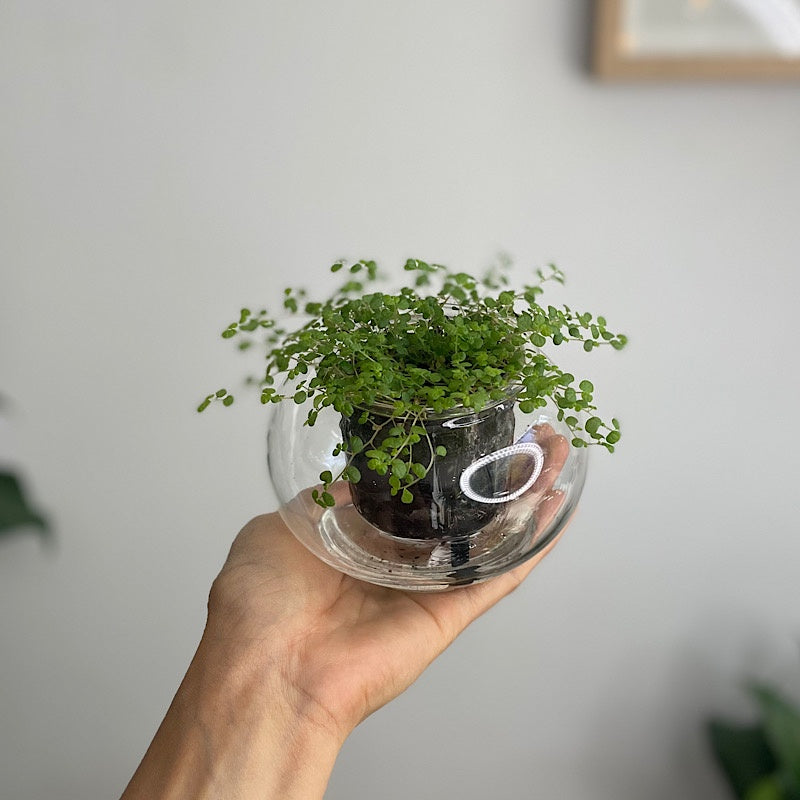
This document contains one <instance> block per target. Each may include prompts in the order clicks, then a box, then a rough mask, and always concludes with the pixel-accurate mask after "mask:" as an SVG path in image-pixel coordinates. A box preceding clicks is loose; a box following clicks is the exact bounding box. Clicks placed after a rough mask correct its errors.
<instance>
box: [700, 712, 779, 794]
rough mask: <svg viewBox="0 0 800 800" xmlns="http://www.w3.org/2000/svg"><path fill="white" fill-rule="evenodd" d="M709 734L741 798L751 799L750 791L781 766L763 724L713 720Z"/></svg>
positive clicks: (730, 781) (715, 750)
mask: <svg viewBox="0 0 800 800" xmlns="http://www.w3.org/2000/svg"><path fill="white" fill-rule="evenodd" d="M708 735H709V739H710V741H711V748H712V750H713V752H714V755H715V756H716V758H717V761H718V762H719V764H720V766H721V767H722V769H723V771H724V772H725V774H726V776H727V778H728V781H729V783H730V785H731V788H732V789H733V791H734V794H735V795H736V797H738V798H740V799H741V800H745V798H748V800H751V799H750V795H749V794H748V792H749V791H750V790H751V789H752V787H753V786H755V784H757V783H758V782H759V781H761V780H762V779H763V778H765V777H766V776H769V775H771V774H772V773H773V772H774V771H775V769H776V768H777V766H778V762H777V761H776V759H775V756H774V755H773V753H772V750H771V749H770V746H769V743H768V741H767V737H766V735H765V734H764V730H763V728H762V727H761V726H760V725H756V726H738V725H730V724H728V723H727V722H723V721H721V720H712V721H711V722H710V723H709V725H708Z"/></svg>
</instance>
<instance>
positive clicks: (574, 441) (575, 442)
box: [572, 436, 586, 447]
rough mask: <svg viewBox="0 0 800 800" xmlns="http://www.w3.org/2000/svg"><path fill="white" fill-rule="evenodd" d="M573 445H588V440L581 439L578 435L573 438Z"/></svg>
mask: <svg viewBox="0 0 800 800" xmlns="http://www.w3.org/2000/svg"><path fill="white" fill-rule="evenodd" d="M572 446H573V447H586V442H584V441H583V439H579V438H578V437H577V436H576V437H575V438H574V439H573V440H572Z"/></svg>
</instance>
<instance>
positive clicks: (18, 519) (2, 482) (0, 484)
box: [0, 395, 48, 536]
mask: <svg viewBox="0 0 800 800" xmlns="http://www.w3.org/2000/svg"><path fill="white" fill-rule="evenodd" d="M4 405H5V400H4V398H3V397H2V395H0V410H1V409H2V408H3V406H4ZM28 526H33V527H36V528H38V529H39V530H40V531H41V532H42V533H43V534H44V533H47V532H48V525H47V520H46V519H45V518H44V517H43V516H42V515H41V514H40V513H39V512H38V511H36V510H35V509H34V508H33V507H32V506H31V505H30V503H29V502H28V500H27V498H26V496H25V492H24V491H23V488H22V484H21V483H20V480H19V478H18V477H17V476H16V475H15V474H14V473H13V472H11V471H9V470H5V469H0V536H2V535H4V534H9V533H11V532H13V531H15V530H17V529H19V528H24V527H28Z"/></svg>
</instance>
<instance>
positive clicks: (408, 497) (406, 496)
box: [400, 489, 414, 505]
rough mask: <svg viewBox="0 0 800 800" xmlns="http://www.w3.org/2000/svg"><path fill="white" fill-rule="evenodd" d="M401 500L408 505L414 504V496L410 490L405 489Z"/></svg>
mask: <svg viewBox="0 0 800 800" xmlns="http://www.w3.org/2000/svg"><path fill="white" fill-rule="evenodd" d="M400 500H401V501H402V502H403V503H405V504H406V505H408V504H409V503H413V502H414V495H413V494H411V492H410V491H409V490H408V489H403V494H402V495H400Z"/></svg>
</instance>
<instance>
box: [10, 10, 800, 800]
mask: <svg viewBox="0 0 800 800" xmlns="http://www.w3.org/2000/svg"><path fill="white" fill-rule="evenodd" d="M588 24H589V20H588V7H587V4H586V3H584V2H546V1H545V0H483V1H482V2H478V1H477V0H440V2H434V3H431V2H421V1H418V0H412V1H411V2H406V3H402V4H397V3H376V2H369V0H343V2H337V3H324V2H320V1H318V0H315V1H314V2H295V3H288V2H257V1H256V0H243V1H242V2H238V3H228V4H220V3H212V2H208V0H195V1H194V2H191V3H190V2H186V1H185V0H184V1H183V2H181V1H180V0H158V2H156V0H141V1H140V2H136V3H108V2H106V1H105V0H74V2H71V3H59V2H53V1H52V0H49V1H48V0H7V2H5V3H3V5H2V8H1V9H0V64H1V65H2V66H1V67H0V70H1V71H0V81H1V83H0V86H2V108H3V124H2V125H0V146H1V150H2V155H0V158H2V174H3V179H2V184H1V185H2V189H1V190H0V191H1V192H2V222H0V225H2V234H1V235H0V264H2V284H1V285H2V290H1V291H0V359H1V360H0V390H2V392H3V393H5V394H6V395H10V396H11V397H13V398H14V400H15V408H16V411H15V412H14V415H13V418H12V423H13V426H14V431H15V440H16V443H17V445H16V446H17V449H18V458H19V460H20V461H21V463H22V464H23V465H24V466H25V468H26V474H27V476H28V477H29V479H30V480H31V482H32V484H33V485H35V494H36V497H37V498H38V500H39V502H40V504H41V505H42V506H44V507H45V508H46V509H47V510H48V511H49V512H50V514H51V515H52V517H53V518H54V519H55V520H56V522H57V531H56V536H57V546H56V547H55V548H53V549H49V550H48V549H43V548H41V547H40V546H39V543H38V541H37V540H36V539H35V537H33V536H22V535H21V536H18V537H15V538H14V539H13V540H7V541H0V643H1V644H0V647H2V655H0V784H2V785H0V796H3V797H9V798H14V800H41V798H44V797H58V798H60V799H61V800H72V799H73V798H74V799H75V800H77V799H78V798H81V800H83V799H85V798H90V797H113V796H116V794H118V793H119V792H121V790H122V788H123V786H124V784H125V783H126V781H127V779H128V777H129V776H130V774H131V772H132V771H133V769H134V768H135V766H136V764H137V763H138V761H139V759H140V757H141V754H142V753H143V751H144V749H145V747H146V746H147V743H148V742H149V739H150V737H151V735H152V733H153V732H154V730H155V727H156V726H157V723H158V722H159V720H160V718H161V715H162V714H163V712H164V710H165V708H166V706H167V704H168V702H169V700H170V699H171V696H172V693H173V692H174V689H175V688H176V686H177V683H178V681H179V679H180V676H181V675H182V672H183V670H184V668H185V666H186V664H187V663H188V659H189V657H190V655H191V653H192V652H193V648H194V646H195V643H196V641H197V639H198V636H199V633H200V631H201V629H202V624H203V620H204V604H205V599H206V592H207V589H208V585H209V583H210V581H211V579H212V577H213V575H214V574H215V573H216V571H217V569H218V567H219V565H220V564H221V561H222V559H223V557H224V555H225V553H226V551H227V547H228V545H229V542H230V540H231V538H232V537H233V535H234V533H235V532H236V530H237V529H238V527H239V526H240V525H241V524H243V523H244V522H245V521H246V520H247V519H248V518H249V517H250V516H252V515H253V514H255V513H257V512H259V511H262V510H267V509H269V508H270V507H271V506H272V504H273V499H272V497H271V496H270V494H269V492H268V491H267V489H266V488H265V480H264V466H263V463H264V456H263V447H264V442H263V424H262V419H261V409H260V407H259V406H258V403H257V402H255V400H254V402H252V403H250V404H248V403H244V402H243V403H241V404H239V405H238V408H237V413H233V411H231V412H229V413H219V414H208V415H204V416H203V417H197V415H195V414H194V411H193V408H194V405H195V404H196V402H197V400H198V398H199V397H200V396H202V395H203V394H204V393H205V391H206V390H207V389H214V388H216V387H217V385H219V384H225V383H229V384H230V383H231V382H232V381H233V379H235V377H236V376H238V374H239V367H240V365H239V364H238V363H237V362H236V360H235V357H234V356H233V355H232V354H231V353H230V351H229V348H228V347H227V346H226V343H225V342H222V341H221V340H219V339H218V336H217V333H218V331H219V330H220V329H221V328H222V327H224V325H225V324H227V322H228V321H229V318H231V315H232V314H234V313H235V312H236V311H237V309H238V308H239V307H240V306H241V305H242V304H243V303H250V302H252V303H255V304H258V303H261V302H266V303H269V302H270V300H271V299H272V298H274V297H275V295H276V293H277V292H279V291H280V290H281V289H282V288H283V286H284V285H285V284H286V283H287V282H293V283H302V282H310V281H318V280H319V281H322V280H326V279H325V278H323V277H321V276H322V275H323V273H322V271H321V270H323V268H324V267H325V266H326V265H327V264H328V263H329V262H330V261H331V260H332V259H333V258H336V257H339V256H349V257H361V256H368V257H377V258H379V259H380V260H381V261H382V262H384V263H385V264H392V263H396V262H398V261H399V260H400V259H402V258H405V257H406V256H408V255H415V256H418V257H422V258H431V259H437V260H441V261H446V262H448V263H451V264H454V265H462V266H464V267H465V268H472V267H480V266H482V265H483V263H484V262H485V261H486V260H487V259H488V258H489V257H490V256H491V255H492V254H493V253H494V252H495V251H496V250H497V248H498V247H505V248H508V249H509V250H510V251H511V252H512V253H514V254H515V255H516V256H517V258H518V260H519V261H520V262H521V263H523V264H525V265H527V264H534V265H537V264H540V263H544V262H546V261H549V260H551V259H554V260H557V261H558V263H559V265H560V266H562V268H564V269H565V270H566V272H567V274H568V278H569V287H568V288H569V294H568V295H567V296H568V298H569V299H571V300H572V301H573V304H574V305H576V306H581V305H583V306H587V307H588V308H589V309H590V310H593V311H595V312H596V313H597V312H598V311H599V312H605V314H606V316H607V317H608V318H609V321H610V322H613V324H614V325H617V326H619V327H620V328H621V329H623V330H626V331H627V332H628V333H629V334H630V337H631V345H630V349H629V350H628V351H627V352H625V353H623V354H617V353H608V354H605V353H603V354H601V355H597V354H592V356H591V359H590V360H589V359H587V361H586V362H585V364H584V362H583V361H581V365H582V366H583V367H585V369H586V370H587V372H588V373H589V374H590V375H591V376H592V377H593V378H594V380H595V382H596V384H597V385H598V388H599V400H600V402H601V404H602V407H603V408H604V409H607V410H608V411H610V412H611V413H613V414H616V415H617V416H619V417H620V418H621V419H622V421H623V425H624V432H625V439H624V442H623V446H621V448H620V450H619V451H618V454H617V455H615V456H614V457H613V458H611V457H608V456H606V455H605V454H604V453H599V454H596V456H595V458H594V459H593V464H592V467H591V474H590V479H589V484H588V487H587V490H586V492H585V495H584V500H583V503H582V511H581V513H580V514H579V516H578V519H577V520H576V521H575V523H574V524H573V527H572V529H571V530H570V533H569V535H568V536H567V537H566V538H565V540H564V541H563V544H561V545H560V547H559V549H558V550H557V552H556V553H555V554H554V555H553V556H552V557H551V558H550V559H548V561H547V562H545V564H544V565H543V566H542V567H541V568H540V569H539V570H537V572H536V573H535V574H534V576H533V577H532V578H531V580H530V581H529V582H528V583H527V584H526V585H525V586H524V587H523V588H522V589H520V590H519V591H518V592H517V593H516V594H515V595H514V596H513V597H512V598H510V599H509V600H508V601H506V602H505V603H504V604H502V605H501V606H500V607H499V608H497V609H495V610H494V611H493V612H491V613H490V614H489V615H488V616H487V617H486V618H484V619H483V620H481V621H480V622H479V623H477V624H476V625H475V626H474V628H473V629H471V630H470V631H469V632H468V633H467V634H466V635H464V637H463V638H462V639H461V640H460V641H459V642H457V644H456V645H454V646H453V647H452V648H451V650H450V651H449V652H448V653H446V654H445V655H444V656H443V657H442V658H441V659H440V660H439V661H438V662H437V663H436V664H435V665H434V666H433V667H432V668H431V669H430V671H429V672H428V673H427V674H426V675H425V676H424V677H423V678H422V679H421V680H420V681H419V682H418V683H417V685H416V686H414V687H413V688H412V689H411V690H410V691H409V692H408V693H407V694H406V695H405V696H403V697H402V698H401V699H400V700H398V701H397V702H395V703H394V704H392V705H391V706H389V707H387V708H386V709H384V710H382V711H381V712H379V713H378V714H376V715H375V716H374V717H373V718H371V719H370V720H368V721H367V722H366V723H365V724H364V725H363V726H362V727H361V728H360V729H359V730H358V731H357V732H356V733H355V734H354V735H353V736H352V738H351V740H350V741H349V742H348V744H347V746H346V748H345V750H344V752H343V754H342V757H341V759H340V762H339V764H338V765H337V769H336V771H335V773H334V776H333V779H332V782H331V786H330V790H329V792H328V796H329V797H330V798H331V800H339V798H348V799H350V798H389V799H391V798H406V797H414V798H423V799H424V798H433V797H436V798H443V797H444V798H447V797H462V798H481V797H485V796H489V795H490V796H492V797H494V798H497V800H501V798H503V799H505V798H508V799H509V800H511V799H512V798H513V799H514V800H518V798H522V797H559V798H568V799H569V800H583V799H584V798H586V800H589V799H591V800H641V798H643V797H646V798H656V800H658V799H660V798H664V800H667V798H670V800H671V799H672V798H675V797H702V798H723V797H725V792H724V790H723V787H722V784H721V783H720V782H719V780H718V778H717V776H716V774H715V773H714V771H713V770H712V768H711V766H710V762H709V759H708V757H707V754H706V752H705V751H704V745H703V739H702V735H701V723H702V721H703V719H704V718H705V716H706V715H707V713H708V712H709V710H710V709H713V708H718V709H725V708H729V709H732V710H736V709H738V708H740V707H741V703H740V700H739V698H740V694H739V688H738V684H739V681H740V679H742V678H744V677H745V675H746V674H749V673H751V672H753V671H755V672H756V673H757V674H762V675H764V676H766V677H775V678H781V677H785V675H786V674H788V672H790V671H791V669H792V668H796V654H795V650H794V646H793V645H792V642H793V641H794V639H796V637H797V634H798V630H799V629H800V628H799V624H800V604H798V602H797V594H798V592H797V587H798V574H799V573H798V564H800V537H798V535H797V534H798V523H797V513H796V512H797V501H796V499H793V479H794V478H795V477H796V475H797V457H796V454H795V453H794V441H793V434H792V431H793V430H794V428H795V427H796V418H795V408H794V406H795V399H796V398H797V396H798V394H799V393H800V385H799V384H798V377H797V355H796V352H797V351H796V346H795V314H796V302H797V298H798V297H800V277H799V275H800V273H799V272H798V270H797V268H796V262H797V251H798V244H799V242H798V233H797V209H798V199H800V198H799V197H798V195H799V194H800V190H799V189H798V187H800V96H799V95H798V87H797V85H795V86H792V85H784V86H780V85H743V84H738V85H729V86H723V85H713V84H707V85H699V84H695V85H671V86H668V85H665V86H601V85H598V84H597V83H595V82H594V81H593V80H592V79H591V78H590V77H588V76H587V75H586V73H585V70H584V68H583V61H584V52H583V51H584V49H585V42H586V32H587V27H588ZM795 497H796V495H795ZM797 672H798V673H799V674H800V671H797ZM798 681H800V678H799V679H798Z"/></svg>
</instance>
